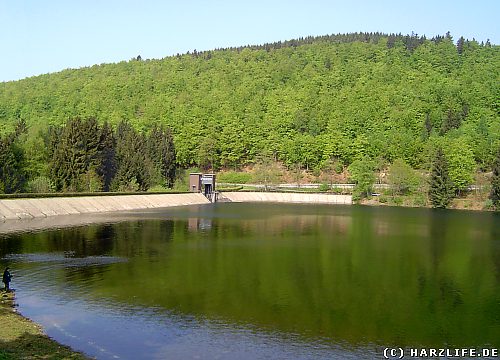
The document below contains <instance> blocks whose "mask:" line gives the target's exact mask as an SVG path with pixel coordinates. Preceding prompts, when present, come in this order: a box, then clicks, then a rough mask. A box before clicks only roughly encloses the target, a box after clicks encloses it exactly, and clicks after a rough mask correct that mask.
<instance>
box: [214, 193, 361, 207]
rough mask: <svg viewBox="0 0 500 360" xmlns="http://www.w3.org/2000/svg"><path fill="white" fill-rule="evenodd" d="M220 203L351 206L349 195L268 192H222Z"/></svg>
mask: <svg viewBox="0 0 500 360" xmlns="http://www.w3.org/2000/svg"><path fill="white" fill-rule="evenodd" d="M219 199H220V200H222V201H231V202H275V203H307V204H346V205H351V204H352V196H351V195H330V194H308V193H269V192H222V193H220V194H219Z"/></svg>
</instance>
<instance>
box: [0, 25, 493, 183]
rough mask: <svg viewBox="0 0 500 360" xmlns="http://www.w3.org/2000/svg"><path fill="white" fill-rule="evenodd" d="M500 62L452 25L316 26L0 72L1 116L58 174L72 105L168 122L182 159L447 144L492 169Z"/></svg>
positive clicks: (141, 121) (410, 154)
mask: <svg viewBox="0 0 500 360" xmlns="http://www.w3.org/2000/svg"><path fill="white" fill-rule="evenodd" d="M34 61H35V60H34ZM499 69H500V48H499V46H497V45H491V44H490V43H489V41H488V42H486V43H478V42H476V41H475V40H465V39H463V38H460V39H458V40H453V38H452V37H451V36H450V34H447V35H445V36H437V37H435V38H432V39H426V38H425V37H423V36H417V35H414V34H412V35H407V36H402V35H384V34H378V33H376V34H372V33H370V34H365V33H361V34H346V35H331V36H323V37H314V38H312V37H310V38H305V39H299V40H293V41H287V42H283V43H281V42H279V43H274V44H265V45H262V46H247V47H241V48H231V49H219V50H214V51H205V52H196V51H193V52H192V53H188V54H184V55H178V56H173V57H168V58H165V59H161V60H142V59H141V58H140V56H138V57H137V59H133V60H130V61H124V62H121V63H118V64H105V65H96V66H92V67H89V68H82V69H78V70H65V71H62V72H59V73H55V74H47V75H42V76H37V77H33V78H28V79H25V80H21V81H17V82H8V83H0V122H1V126H2V133H3V134H4V136H6V134H9V133H12V132H13V131H14V129H15V124H16V122H17V121H18V120H23V121H25V123H26V125H27V134H28V135H21V137H20V138H21V139H24V140H25V141H21V142H19V146H20V147H21V148H23V149H24V154H25V160H26V161H27V162H28V163H29V164H28V165H29V166H28V167H29V171H28V172H27V177H28V178H35V177H38V176H49V175H50V174H49V170H50V169H48V168H47V166H46V163H47V158H46V157H47V156H52V155H53V154H52V155H51V154H49V153H48V152H47V151H45V150H44V149H46V138H47V136H46V133H47V131H48V128H49V126H63V125H65V124H66V122H67V121H68V120H69V119H73V118H77V117H78V118H81V119H87V118H95V119H97V121H98V122H99V124H104V123H105V122H108V123H109V124H110V125H111V126H113V127H114V128H116V127H117V125H118V124H119V123H120V122H121V121H123V120H125V121H127V122H129V123H130V124H131V125H132V126H133V127H134V128H135V129H136V130H137V131H139V132H144V133H148V132H149V131H150V130H151V129H152V128H153V127H154V126H155V125H160V124H161V125H163V126H166V127H169V128H170V129H171V130H172V133H173V138H174V143H175V149H176V161H177V164H178V165H179V166H181V167H188V166H193V165H197V166H201V167H207V168H208V167H211V168H215V169H218V168H221V167H226V168H237V167H241V166H244V165H246V164H250V163H253V162H255V161H257V160H258V159H262V158H269V159H274V160H276V161H279V162H282V163H283V164H285V165H286V166H289V167H301V168H304V169H318V168H324V167H326V166H328V165H329V164H330V165H331V164H332V163H336V164H341V165H343V166H348V165H349V164H351V163H352V162H353V161H354V160H355V159H358V158H361V157H368V158H371V159H374V160H376V159H378V161H379V162H385V163H387V164H389V163H392V162H394V161H395V160H396V159H402V160H404V161H405V162H406V163H408V164H410V165H411V166H412V167H413V168H425V169H428V168H429V159H430V158H431V154H433V153H434V152H435V149H436V148H437V147H443V148H444V151H445V153H446V155H447V156H448V157H449V158H450V159H451V158H453V157H456V158H458V160H457V161H459V162H460V161H463V162H464V163H465V164H466V165H465V166H469V167H471V166H473V167H474V168H475V169H479V170H482V171H489V170H490V169H491V166H492V163H493V160H494V155H495V154H496V149H498V148H499V147H500V116H499V113H500V76H499ZM23 137H24V138H23ZM44 157H45V158H44Z"/></svg>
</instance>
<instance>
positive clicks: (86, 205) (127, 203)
mask: <svg viewBox="0 0 500 360" xmlns="http://www.w3.org/2000/svg"><path fill="white" fill-rule="evenodd" d="M208 203H210V201H208V200H207V198H206V197H205V196H203V195H202V194H200V193H193V194H150V195H149V194H148V195H117V196H84V197H54V198H35V199H3V200H0V222H2V221H3V222H5V221H6V220H20V219H21V220H22V219H34V218H46V217H50V216H56V215H84V214H99V213H108V212H117V211H126V210H142V209H155V208H163V207H170V206H181V205H196V204H208Z"/></svg>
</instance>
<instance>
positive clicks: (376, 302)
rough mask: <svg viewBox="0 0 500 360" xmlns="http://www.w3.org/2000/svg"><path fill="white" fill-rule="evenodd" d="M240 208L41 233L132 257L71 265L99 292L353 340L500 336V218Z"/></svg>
mask: <svg viewBox="0 0 500 360" xmlns="http://www.w3.org/2000/svg"><path fill="white" fill-rule="evenodd" d="M244 214H245V213H244V212H243V215H242V216H241V217H242V218H243V219H238V218H231V217H227V218H223V217H217V215H212V217H210V218H208V217H207V218H208V220H210V221H208V220H207V222H206V224H210V226H208V225H207V226H205V225H202V219H199V218H197V217H194V216H191V218H189V217H186V218H181V219H176V220H143V221H131V222H124V223H117V224H114V225H105V226H92V227H84V228H78V229H72V230H71V231H68V232H65V233H64V234H51V235H47V234H38V235H36V236H35V238H38V240H35V242H34V243H35V244H38V245H37V246H42V244H44V242H43V241H42V240H40V239H41V238H43V237H46V238H45V240H46V243H45V245H43V246H44V247H45V250H44V251H47V249H48V248H49V245H48V244H50V247H52V248H54V249H56V251H59V252H60V251H66V250H71V251H75V254H76V253H78V254H87V256H88V255H91V254H98V252H99V251H101V253H100V254H109V255H113V256H124V257H127V258H129V259H130V260H129V261H128V262H126V263H120V264H112V265H106V266H90V267H88V268H85V269H79V268H67V269H65V270H64V271H65V274H66V281H74V282H78V281H86V282H91V281H97V280H99V282H98V283H97V282H96V283H95V284H93V286H92V294H91V296H95V297H96V298H102V297H104V298H107V297H111V296H112V297H114V298H116V299H118V300H119V301H123V302H130V301H134V302H135V303H136V304H138V305H142V306H155V307H162V308H165V309H169V310H173V311H176V312H179V313H182V314H189V315H195V316H196V315H199V316H201V317H204V318H208V319H210V318H217V319H225V320H227V321H230V322H231V321H234V322H238V323H250V324H252V325H255V326H259V327H262V328H269V329H271V330H276V329H278V330H283V331H291V332H295V333H304V334H306V333H308V334H309V335H310V336H313V337H314V336H326V337H336V338H338V339H342V340H344V341H348V342H351V343H358V342H378V341H383V342H387V343H398V344H399V345H405V344H427V345H429V346H430V345H439V344H442V343H443V342H445V341H447V342H449V343H456V344H476V343H479V342H481V341H486V340H489V341H490V342H491V343H494V341H497V340H495V339H500V336H497V335H498V331H497V330H495V329H498V320H495V319H494V318H492V315H491V313H492V311H498V309H499V308H498V304H496V305H495V303H494V299H498V296H499V290H498V279H497V280H495V278H494V276H492V273H493V272H494V271H495V269H496V271H498V263H496V262H495V261H494V260H492V258H491V256H492V255H491V254H489V253H488V252H487V251H486V250H484V249H485V248H486V249H488V251H489V250H490V249H495V246H496V245H495V239H498V237H496V238H495V236H496V235H495V234H496V233H495V231H496V230H493V231H491V232H488V234H493V235H492V236H489V237H483V238H481V239H474V238H472V237H470V236H469V234H471V231H470V230H466V229H470V228H471V227H472V228H473V227H474V226H476V227H477V226H483V225H478V224H475V225H474V222H467V220H466V219H467V217H466V216H464V215H463V214H461V215H460V213H459V215H457V216H452V217H449V216H441V214H440V213H438V215H436V216H435V213H434V212H433V211H432V212H430V211H429V212H425V211H422V210H421V211H420V212H418V211H415V212H412V211H410V212H405V209H396V210H394V211H391V210H390V209H389V210H386V211H384V212H379V211H375V210H373V209H369V210H366V209H356V211H353V213H352V214H351V215H349V214H338V215H333V216H330V215H328V214H325V213H319V214H311V213H306V214H300V213H299V214H286V212H283V213H281V214H280V213H278V212H277V211H276V212H274V213H273V214H272V216H264V215H263V216H260V217H257V216H248V217H246V216H244ZM194 219H197V220H194ZM205 220H206V219H205ZM205 220H203V221H205ZM381 224H382V225H381ZM493 225H494V223H491V224H489V225H488V226H493ZM414 229H419V231H418V232H415V231H414ZM424 230H425V231H424ZM460 234H462V235H460ZM463 234H466V235H465V237H464V235H463ZM482 234H483V235H484V234H485V232H484V231H483V232H482ZM47 236H48V237H47ZM28 242H29V243H30V244H31V245H30V244H25V246H26V249H28V248H29V247H30V246H34V245H33V244H34V243H33V241H31V242H30V241H28V239H26V240H25V241H24V243H28ZM82 242H83V243H85V244H82ZM496 249H497V250H496V254H498V246H497V247H496ZM493 253H494V251H493ZM94 285H95V286H94ZM137 286H140V291H137ZM131 294H134V298H133V299H132V298H131V296H130V295H131ZM492 299H493V300H492ZM495 326H497V327H496V328H495ZM495 331H497V332H496V333H495Z"/></svg>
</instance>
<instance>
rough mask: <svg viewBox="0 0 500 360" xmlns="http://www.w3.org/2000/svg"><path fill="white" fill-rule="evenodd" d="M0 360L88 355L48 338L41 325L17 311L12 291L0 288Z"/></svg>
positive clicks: (54, 359) (54, 358)
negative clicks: (7, 291)
mask: <svg viewBox="0 0 500 360" xmlns="http://www.w3.org/2000/svg"><path fill="white" fill-rule="evenodd" d="M0 298H1V301H0V323H1V324H2V326H1V327H0V360H11V359H12V360H14V359H16V360H17V359H51V360H56V359H82V360H83V359H89V358H88V357H86V356H84V355H83V354H80V353H77V352H75V351H73V350H71V349H70V348H69V347H67V346H63V345H60V344H58V343H57V342H55V341H54V340H52V339H51V338H49V337H48V336H47V335H45V334H44V333H43V331H42V328H41V327H40V326H38V325H37V324H35V323H34V322H32V321H30V320H28V319H26V318H24V317H23V316H21V315H20V314H18V313H17V312H16V310H15V306H14V293H13V292H9V293H6V292H5V291H3V290H1V291H0Z"/></svg>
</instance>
